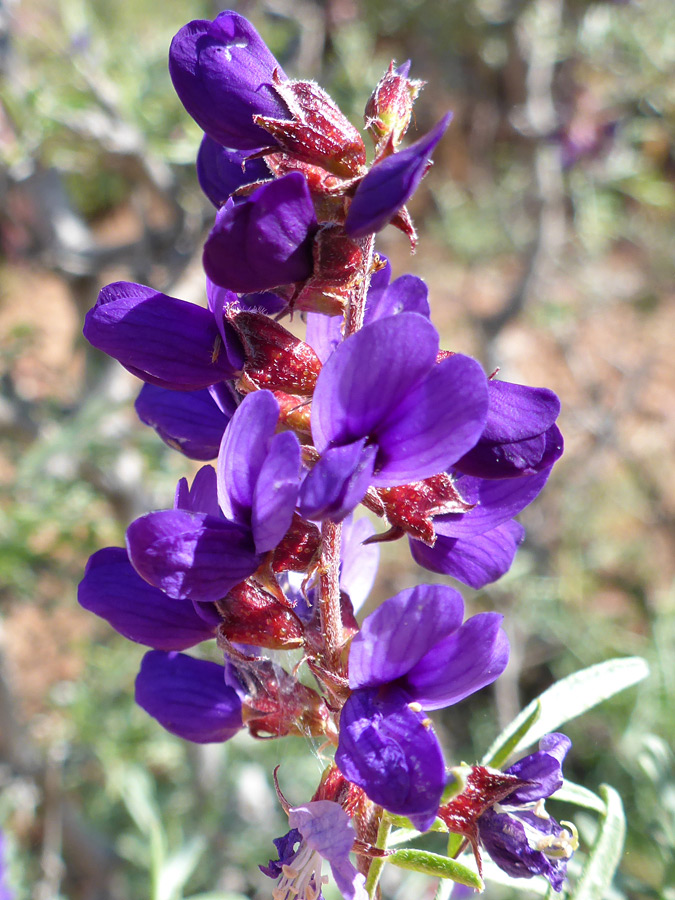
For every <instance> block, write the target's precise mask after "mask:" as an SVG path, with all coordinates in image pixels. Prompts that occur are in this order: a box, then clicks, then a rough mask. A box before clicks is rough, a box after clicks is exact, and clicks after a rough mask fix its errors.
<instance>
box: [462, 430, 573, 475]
mask: <svg viewBox="0 0 675 900" xmlns="http://www.w3.org/2000/svg"><path fill="white" fill-rule="evenodd" d="M563 446H564V443H563V438H562V434H561V433H560V429H559V428H558V426H557V425H551V427H550V428H549V429H548V431H546V432H544V434H539V435H537V436H536V437H533V438H527V439H526V440H523V441H516V442H514V443H511V444H493V443H490V442H489V441H485V440H483V439H482V438H481V440H480V441H478V443H477V444H476V446H475V447H473V448H472V449H471V450H469V452H468V453H467V454H465V455H464V456H463V457H462V458H461V459H459V460H457V462H456V463H455V464H454V467H455V468H456V469H457V470H458V471H460V472H463V473H464V474H465V475H473V476H475V477H477V478H491V479H496V478H520V477H521V475H535V474H536V473H537V472H541V471H542V470H543V469H549V468H550V467H551V466H552V465H553V463H554V462H556V460H558V459H559V458H560V457H561V456H562V452H563Z"/></svg>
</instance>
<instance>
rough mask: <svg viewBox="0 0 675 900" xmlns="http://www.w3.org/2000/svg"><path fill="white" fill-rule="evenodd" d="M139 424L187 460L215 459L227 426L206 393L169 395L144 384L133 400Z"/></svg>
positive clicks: (205, 391) (223, 415) (176, 392)
mask: <svg viewBox="0 0 675 900" xmlns="http://www.w3.org/2000/svg"><path fill="white" fill-rule="evenodd" d="M135 405H136V412H137V414H138V418H139V419H140V420H141V422H144V423H145V424H146V425H150V427H151V428H154V429H155V431H156V432H157V434H158V435H159V436H160V437H161V439H162V440H163V441H164V443H165V444H168V445H169V447H172V448H173V449H174V450H179V451H180V452H181V453H182V454H183V455H184V456H187V457H188V458H189V459H200V460H202V459H204V460H205V459H215V458H216V456H218V448H219V447H220V441H221V438H222V436H223V432H224V431H225V426H226V425H227V423H228V422H229V416H226V415H225V414H224V413H223V412H221V410H220V409H219V408H218V405H217V404H216V402H215V401H214V399H213V397H212V396H211V394H210V393H209V391H208V389H206V388H203V389H202V390H200V391H169V390H167V389H166V388H161V387H157V386H156V385H154V384H144V385H143V387H142V388H141V392H140V394H139V395H138V397H137V399H136V404H135Z"/></svg>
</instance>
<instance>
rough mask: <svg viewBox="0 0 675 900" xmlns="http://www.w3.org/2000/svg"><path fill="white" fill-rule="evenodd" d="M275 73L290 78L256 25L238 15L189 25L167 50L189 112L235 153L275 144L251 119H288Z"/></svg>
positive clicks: (179, 90) (197, 21) (203, 127)
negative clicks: (276, 89)
mask: <svg viewBox="0 0 675 900" xmlns="http://www.w3.org/2000/svg"><path fill="white" fill-rule="evenodd" d="M275 72H276V73H277V77H279V78H281V79H283V80H285V79H286V76H285V74H284V73H283V71H282V69H281V67H280V66H279V63H278V62H277V61H276V59H275V58H274V56H273V55H272V53H271V52H270V50H269V49H268V47H267V45H266V44H265V42H264V41H263V39H262V38H261V37H260V35H259V34H258V32H257V31H256V30H255V28H254V27H253V25H251V23H250V22H249V21H247V20H246V19H245V18H244V17H243V16H240V15H239V14H238V13H236V12H231V11H226V12H222V13H221V14H220V15H219V16H217V17H216V19H214V21H213V22H209V21H208V20H205V19H196V20H195V21H193V22H189V23H188V24H187V25H185V26H184V27H183V28H181V30H180V31H179V32H178V34H177V35H176V36H175V37H174V39H173V41H172V42H171V49H170V50H169V73H170V75H171V80H172V81H173V86H174V88H175V89H176V93H177V94H178V96H179V97H180V99H181V102H182V104H183V106H184V107H185V109H186V110H187V111H188V112H189V113H190V115H191V116H192V118H193V119H194V120H195V122H197V124H198V125H199V126H200V128H202V129H203V130H204V131H205V132H206V133H207V134H208V135H209V136H210V137H211V138H213V140H214V141H217V142H218V143H219V144H222V145H223V146H225V147H233V148H235V149H237V150H256V149H258V148H260V147H269V146H270V145H273V144H274V143H275V142H274V139H273V138H272V137H271V136H270V135H269V134H268V133H267V132H266V131H264V130H263V129H262V128H259V127H258V126H257V125H256V124H254V122H253V116H255V115H264V116H273V117H275V118H279V119H285V118H289V113H288V109H287V107H286V104H285V103H284V102H283V101H282V100H281V99H280V98H279V96H278V94H277V92H276V91H275V90H274V88H273V87H272V76H273V75H274V73H275Z"/></svg>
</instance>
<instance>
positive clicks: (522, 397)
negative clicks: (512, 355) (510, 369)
mask: <svg viewBox="0 0 675 900" xmlns="http://www.w3.org/2000/svg"><path fill="white" fill-rule="evenodd" d="M488 391H489V395H490V409H489V411H488V418H487V424H486V426H485V431H484V432H483V435H482V437H483V439H484V440H486V441H494V442H500V443H505V444H507V443H513V442H514V441H524V440H527V439H528V438H533V437H536V436H537V435H540V434H543V433H544V432H545V431H547V430H548V429H549V428H550V427H551V425H553V423H554V422H555V420H556V419H557V418H558V415H559V414H560V400H559V399H558V397H557V396H556V395H555V394H554V393H553V391H549V390H548V389H547V388H533V387H528V386H527V385H524V384H512V383H511V382H508V381H494V380H491V381H490V382H489V383H488Z"/></svg>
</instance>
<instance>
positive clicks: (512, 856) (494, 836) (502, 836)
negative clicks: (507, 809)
mask: <svg viewBox="0 0 675 900" xmlns="http://www.w3.org/2000/svg"><path fill="white" fill-rule="evenodd" d="M535 818H536V817H535ZM533 824H534V827H535V829H536V830H539V831H540V832H541V836H542V837H544V835H547V834H551V833H554V832H557V833H560V831H561V828H560V826H559V825H558V823H557V822H556V821H555V819H546V820H544V819H539V820H538V821H535V822H534V823H533ZM478 828H479V833H480V840H481V843H482V844H483V845H484V847H485V849H486V850H487V852H488V854H489V855H490V857H491V858H492V860H493V861H494V862H495V863H496V864H497V865H498V866H499V868H500V869H503V870H504V871H505V872H506V873H507V874H508V875H511V877H512V878H532V877H533V876H535V875H543V876H544V877H545V878H548V880H549V881H550V883H551V885H552V887H553V889H554V890H556V891H560V890H561V889H562V885H563V881H564V879H565V874H566V871H567V860H566V859H549V857H547V856H546V855H545V854H544V853H542V852H541V851H540V850H534V849H533V848H532V847H531V846H530V844H529V842H528V840H527V837H526V831H525V828H524V826H523V824H522V822H520V821H518V819H516V818H515V817H514V816H511V815H508V814H507V813H496V812H495V811H494V810H493V809H489V810H487V811H486V812H485V813H483V815H482V816H481V817H480V819H479V820H478Z"/></svg>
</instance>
